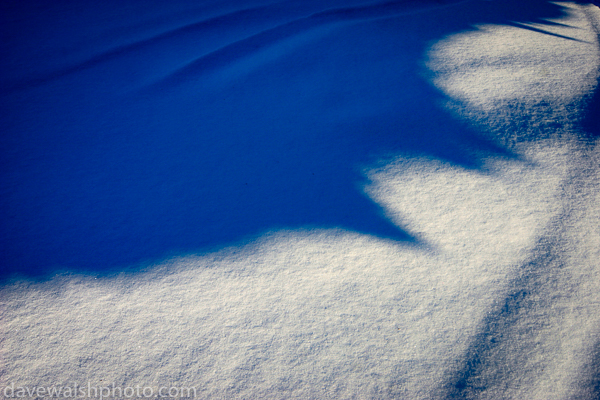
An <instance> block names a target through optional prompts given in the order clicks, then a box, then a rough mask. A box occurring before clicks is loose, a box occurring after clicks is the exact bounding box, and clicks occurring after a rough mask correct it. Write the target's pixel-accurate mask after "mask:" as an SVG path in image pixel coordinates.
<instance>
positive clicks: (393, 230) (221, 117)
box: [0, 0, 562, 277]
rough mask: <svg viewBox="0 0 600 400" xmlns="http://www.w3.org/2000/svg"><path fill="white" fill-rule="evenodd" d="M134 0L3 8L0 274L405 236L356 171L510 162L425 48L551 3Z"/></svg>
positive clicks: (552, 10) (557, 11)
mask: <svg viewBox="0 0 600 400" xmlns="http://www.w3.org/2000/svg"><path fill="white" fill-rule="evenodd" d="M142 3H144V2H137V1H133V0H130V1H126V2H122V3H116V2H115V3H114V4H113V3H110V2H109V3H103V5H102V7H103V8H102V10H100V11H98V12H97V13H95V12H90V11H89V10H92V11H93V10H94V9H95V7H101V6H100V5H97V4H96V3H94V2H88V3H86V2H74V1H73V2H72V1H61V2H52V6H48V5H44V3H43V2H39V3H37V2H34V1H19V2H16V1H9V2H5V3H4V4H3V6H2V7H3V10H2V11H3V15H4V17H3V18H4V19H5V20H4V21H2V22H3V24H2V25H3V28H2V39H3V45H2V46H3V47H2V61H1V64H0V65H1V70H0V72H1V73H2V76H3V78H2V85H1V87H2V92H1V93H0V107H1V109H2V111H1V112H2V114H1V116H0V118H1V120H0V124H1V126H2V153H1V160H0V162H1V164H0V168H1V170H0V173H1V182H0V185H1V186H0V213H1V214H0V224H1V225H0V254H1V259H0V267H1V269H2V270H1V277H7V276H10V275H12V274H15V273H18V274H23V275H26V276H31V277H44V276H49V275H51V274H52V273H54V272H55V271H58V270H63V269H67V270H71V271H81V272H91V273H97V274H102V273H108V272H115V271H119V270H121V269H123V268H125V267H128V266H131V265H135V264H137V263H140V262H146V261H150V262H151V261H156V260H160V259H161V258H164V257H168V256H170V255H174V254H186V253H191V252H201V251H207V250H209V249H213V248H216V247H219V246H224V245H227V244H232V243H236V242H238V241H240V240H244V239H247V238H251V237H253V236H255V235H258V234H261V233H262V232H265V231H269V230H273V229H281V228H292V229H293V228H298V227H304V228H306V227H308V228H310V227H315V228H343V229H349V230H353V231H357V232H362V233H366V234H371V235H375V236H378V237H384V238H390V239H393V240H402V241H408V242H414V239H413V238H412V236H411V234H410V232H406V231H404V230H402V229H401V227H397V226H395V225H393V224H392V223H391V222H390V221H389V220H388V219H387V218H386V217H385V216H384V215H383V211H382V210H381V209H380V207H379V206H378V205H377V204H376V203H374V202H372V201H371V200H370V199H369V198H368V197H367V196H366V195H365V194H364V193H363V192H362V187H363V185H364V184H365V183H366V182H365V181H364V175H363V174H362V172H361V168H364V167H367V166H368V165H370V164H372V163H374V162H376V161H377V160H378V159H379V158H382V157H384V158H385V157H388V156H393V155H395V154H398V153H405V154H419V155H426V156H430V157H435V158H440V159H444V160H447V161H449V162H451V163H454V164H456V165H461V166H464V167H467V168H478V167H479V161H478V158H477V157H478V156H481V155H486V154H487V155H489V154H497V155H504V156H510V154H509V152H508V151H507V150H505V149H503V148H501V147H500V146H499V145H498V144H496V143H495V142H494V141H492V140H490V139H489V138H486V137H485V136H484V135H482V134H480V133H478V132H477V131H475V130H474V128H471V127H469V126H468V125H467V123H466V122H461V121H459V120H457V119H454V118H453V117H452V116H451V115H450V114H449V113H448V112H447V111H445V110H443V109H442V108H441V107H440V101H442V100H443V96H442V95H441V94H440V93H439V92H437V91H436V90H435V89H434V88H433V87H432V86H431V84H430V83H429V82H427V81H426V79H424V78H423V75H422V73H423V71H424V67H423V65H422V62H423V59H424V58H423V57H424V53H425V51H426V49H427V48H428V46H429V45H431V43H433V42H434V41H435V40H439V39H441V38H443V37H444V36H446V35H448V34H452V33H456V32H458V31H461V30H466V29H471V27H472V24H475V23H497V24H502V23H505V24H508V23H512V22H514V21H522V22H525V21H537V22H541V21H542V18H551V17H557V16H560V15H561V13H562V10H561V8H560V7H559V6H557V5H555V4H552V3H550V2H547V1H540V2H539V6H540V7H539V8H538V9H535V10H533V9H523V8H519V7H517V6H516V4H517V3H518V2H514V1H507V2H473V4H474V8H475V10H474V12H473V13H470V14H469V15H446V16H445V18H444V19H438V20H435V19H431V20H425V19H418V18H414V15H415V13H418V12H419V9H424V8H431V7H438V6H445V5H446V4H447V3H451V2H449V1H446V2H444V1H433V0H431V1H421V2H419V1H395V2H394V1H392V2H371V3H367V4H366V5H365V4H362V5H361V4H360V2H358V1H354V2H343V1H338V2H334V1H329V2H316V1H314V2H312V1H309V2H293V1H289V2H280V3H273V4H270V5H269V3H267V2H258V1H256V2H252V4H250V3H251V2H225V3H222V4H221V5H219V6H217V5H216V4H217V3H216V2H215V3H211V2H204V3H198V2H185V1H179V2H169V3H168V5H165V4H166V3H165V4H163V3H160V2H156V3H151V4H150V5H149V6H148V7H154V8H155V10H152V9H150V11H149V10H148V9H147V8H144V7H143V5H142ZM106 4H108V5H106ZM148 4H149V3H148ZM110 7H114V9H115V11H114V12H115V17H114V20H113V19H111V9H110ZM123 7H125V8H126V9H127V10H131V14H128V13H126V12H123V10H122V8H123ZM219 7H221V8H219ZM48 8H50V9H48ZM163 8H164V9H163ZM477 8H478V9H477ZM136 10H138V11H140V13H141V10H143V13H141V14H140V15H138V14H136V12H135V11H136ZM449 10H450V9H449ZM188 11H189V13H191V14H193V15H194V18H193V21H186V18H184V16H185V15H186V12H188ZM182 15H183V16H182ZM117 16H118V18H117ZM82 19H83V20H82ZM189 19H190V18H188V20H189ZM32 21H33V22H32ZM178 21H181V22H178ZM511 21H512V22H511ZM34 22H35V23H34ZM71 22H73V24H75V25H70V24H71ZM103 24H104V25H103ZM169 24H170V25H169ZM178 24H179V25H178ZM73 26H74V27H73ZM70 27H71V28H70ZM54 29H56V32H55V31H54ZM70 29H71V30H70ZM53 35H56V37H54V38H53ZM87 44H89V49H88V47H87ZM88 50H89V51H88Z"/></svg>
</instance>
